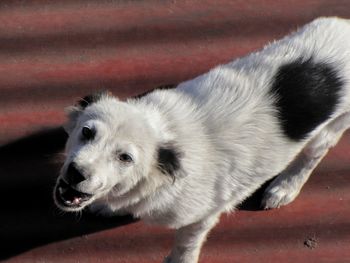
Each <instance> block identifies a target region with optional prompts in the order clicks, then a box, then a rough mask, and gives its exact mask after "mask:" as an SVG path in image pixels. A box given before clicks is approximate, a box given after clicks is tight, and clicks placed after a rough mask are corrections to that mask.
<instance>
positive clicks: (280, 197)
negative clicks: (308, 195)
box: [261, 178, 300, 209]
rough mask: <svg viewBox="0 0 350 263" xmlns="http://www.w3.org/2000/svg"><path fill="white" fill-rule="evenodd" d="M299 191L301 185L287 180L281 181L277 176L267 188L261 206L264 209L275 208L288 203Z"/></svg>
mask: <svg viewBox="0 0 350 263" xmlns="http://www.w3.org/2000/svg"><path fill="white" fill-rule="evenodd" d="M299 192H300V188H299V187H296V186H294V185H293V184H291V183H287V182H285V181H280V180H278V178H277V179H276V180H275V181H273V182H272V183H271V184H270V185H269V186H268V188H267V189H266V190H265V192H264V195H263V199H262V202H261V207H262V208H264V209H273V208H279V207H281V206H284V205H287V204H289V203H291V202H292V201H293V200H294V199H295V198H296V197H297V196H298V194H299Z"/></svg>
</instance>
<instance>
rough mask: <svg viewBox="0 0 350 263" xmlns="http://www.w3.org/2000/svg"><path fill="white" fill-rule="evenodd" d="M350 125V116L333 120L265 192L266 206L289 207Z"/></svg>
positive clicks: (345, 115)
mask: <svg viewBox="0 0 350 263" xmlns="http://www.w3.org/2000/svg"><path fill="white" fill-rule="evenodd" d="M349 126H350V113H349V112H347V113H344V114H342V115H340V116H339V117H337V118H336V119H334V120H332V121H331V122H330V123H329V124H327V125H326V126H325V127H324V128H323V129H322V130H321V131H320V133H318V134H317V135H316V136H315V137H314V138H313V139H311V141H310V142H308V144H307V145H306V147H305V148H304V149H303V150H302V151H301V152H300V153H299V154H298V156H297V157H296V159H295V160H294V161H293V162H292V163H290V164H289V166H288V167H287V168H286V169H285V170H283V171H282V172H281V173H280V174H279V175H278V176H277V177H276V178H275V179H274V181H272V183H271V184H270V185H269V186H268V187H267V189H266V190H265V193H264V196H263V200H262V204H261V205H262V207H263V208H264V209H270V208H278V207H280V206H283V205H286V204H289V203H290V202H292V201H293V200H294V199H295V198H296V197H297V196H298V194H299V192H300V190H301V188H302V187H303V185H304V184H305V182H306V181H307V180H308V178H309V177H310V174H311V173H312V171H313V170H314V169H315V168H316V166H317V164H318V163H319V162H320V161H321V160H322V158H323V157H324V156H325V155H326V154H327V152H328V150H329V149H330V148H331V147H333V146H334V145H336V143H337V142H338V140H339V139H340V137H341V136H342V134H343V132H344V131H345V130H346V129H347V128H348V127H349Z"/></svg>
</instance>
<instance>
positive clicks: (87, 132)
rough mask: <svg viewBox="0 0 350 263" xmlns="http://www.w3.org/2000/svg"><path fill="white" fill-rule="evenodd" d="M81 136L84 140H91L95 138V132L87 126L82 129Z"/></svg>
mask: <svg viewBox="0 0 350 263" xmlns="http://www.w3.org/2000/svg"><path fill="white" fill-rule="evenodd" d="M81 134H82V135H83V139H84V140H92V139H93V138H94V137H95V131H94V130H93V129H91V128H90V127H87V126H85V127H83V129H82V130H81Z"/></svg>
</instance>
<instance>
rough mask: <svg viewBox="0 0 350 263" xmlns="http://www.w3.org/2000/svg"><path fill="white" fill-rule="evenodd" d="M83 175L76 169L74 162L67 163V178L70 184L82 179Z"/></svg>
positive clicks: (83, 178)
mask: <svg viewBox="0 0 350 263" xmlns="http://www.w3.org/2000/svg"><path fill="white" fill-rule="evenodd" d="M85 179H86V178H85V176H84V175H83V174H82V173H81V172H80V171H79V170H78V168H77V165H76V163H74V162H72V163H70V164H69V166H68V169H67V180H68V183H70V184H78V183H80V182H82V181H84V180H85Z"/></svg>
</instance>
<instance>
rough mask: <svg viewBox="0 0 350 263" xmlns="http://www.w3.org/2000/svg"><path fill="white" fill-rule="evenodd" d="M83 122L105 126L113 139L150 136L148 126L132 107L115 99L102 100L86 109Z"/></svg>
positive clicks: (140, 113) (139, 138) (142, 116)
mask: <svg viewBox="0 0 350 263" xmlns="http://www.w3.org/2000/svg"><path fill="white" fill-rule="evenodd" d="M83 118H84V121H88V120H97V121H99V122H100V123H103V125H104V126H106V128H107V130H108V131H109V132H108V133H109V134H110V135H111V136H115V137H124V138H128V139H130V140H141V139H142V138H145V137H148V138H149V137H150V136H151V130H150V126H149V125H147V121H146V119H145V117H144V115H143V114H142V112H140V111H139V110H138V109H137V108H136V107H135V106H134V105H130V104H128V103H126V102H122V101H117V100H115V99H108V98H107V99H103V100H101V101H99V102H97V103H94V104H93V105H91V106H90V107H88V108H87V109H86V110H85V112H84V117H83Z"/></svg>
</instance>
